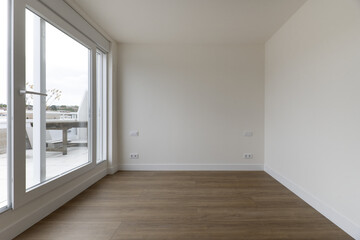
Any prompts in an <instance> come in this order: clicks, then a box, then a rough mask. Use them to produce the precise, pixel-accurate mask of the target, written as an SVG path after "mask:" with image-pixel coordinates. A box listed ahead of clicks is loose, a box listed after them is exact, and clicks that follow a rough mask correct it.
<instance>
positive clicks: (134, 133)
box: [130, 130, 139, 137]
mask: <svg viewBox="0 0 360 240" xmlns="http://www.w3.org/2000/svg"><path fill="white" fill-rule="evenodd" d="M130 136H132V137H138V136H139V131H138V130H132V131H130Z"/></svg>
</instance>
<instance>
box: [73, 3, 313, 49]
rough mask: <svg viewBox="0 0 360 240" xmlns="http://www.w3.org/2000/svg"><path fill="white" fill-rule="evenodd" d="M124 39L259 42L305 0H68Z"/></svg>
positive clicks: (263, 40) (113, 33)
mask: <svg viewBox="0 0 360 240" xmlns="http://www.w3.org/2000/svg"><path fill="white" fill-rule="evenodd" d="M74 1H75V2H76V3H77V4H78V5H79V6H80V7H81V8H82V9H83V10H84V11H85V12H86V13H88V14H89V16H90V17H91V18H92V19H93V20H95V21H96V22H97V23H98V25H99V26H101V27H102V28H103V29H104V30H105V31H107V33H109V34H110V35H111V36H112V37H114V38H115V40H117V41H119V42H124V43H200V44H211V43H213V44H236V43H264V42H266V41H267V40H268V39H269V38H270V37H271V35H272V34H273V33H275V32H276V30H278V29H279V28H280V27H281V26H282V25H283V24H284V23H285V22H286V21H287V20H288V19H289V17H290V16H291V15H292V14H294V13H295V12H296V10H298V9H299V8H300V7H301V6H302V5H303V4H304V2H306V0H74Z"/></svg>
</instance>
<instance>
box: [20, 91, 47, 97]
mask: <svg viewBox="0 0 360 240" xmlns="http://www.w3.org/2000/svg"><path fill="white" fill-rule="evenodd" d="M25 94H33V95H40V96H45V97H46V96H47V94H46V93H40V92H33V91H26V90H20V95H25Z"/></svg>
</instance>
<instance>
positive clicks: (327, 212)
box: [264, 165, 360, 240]
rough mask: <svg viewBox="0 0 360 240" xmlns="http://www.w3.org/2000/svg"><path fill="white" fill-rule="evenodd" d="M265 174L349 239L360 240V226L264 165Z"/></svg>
mask: <svg viewBox="0 0 360 240" xmlns="http://www.w3.org/2000/svg"><path fill="white" fill-rule="evenodd" d="M264 168H265V172H267V173H268V174H269V175H270V176H272V177H273V178H275V179H276V180H277V181H279V182H280V183H281V184H282V185H284V186H285V187H286V188H288V189H289V190H290V191H292V192H293V193H295V194H296V195H297V196H298V197H300V198H301V199H302V200H304V201H305V202H306V203H308V204H309V205H310V206H312V207H313V208H315V209H316V210H317V211H318V212H320V213H321V214H322V215H324V216H325V217H326V218H327V219H329V220H330V221H332V222H333V223H334V224H335V225H337V226H338V227H339V228H341V229H342V230H344V231H345V232H346V233H347V234H349V235H350V236H351V237H353V238H355V239H356V240H360V226H358V225H357V224H355V223H354V222H352V221H351V220H350V219H348V218H347V217H345V216H343V215H342V214H340V213H338V212H337V211H336V210H335V209H333V208H332V207H330V206H329V205H327V204H326V203H324V202H323V201H321V200H320V199H318V198H317V197H315V196H314V195H312V194H311V193H309V192H307V191H306V190H304V189H303V188H302V187H300V186H299V185H297V184H295V183H294V182H292V181H291V180H289V179H287V178H285V177H283V176H282V175H280V174H279V173H277V172H276V171H274V170H273V169H271V168H270V167H268V166H266V165H265V167H264Z"/></svg>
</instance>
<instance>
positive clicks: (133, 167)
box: [119, 164, 264, 171]
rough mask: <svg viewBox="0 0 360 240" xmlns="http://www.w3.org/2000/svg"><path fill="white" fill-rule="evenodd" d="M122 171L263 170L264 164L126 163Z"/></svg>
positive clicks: (120, 167) (120, 168)
mask: <svg viewBox="0 0 360 240" xmlns="http://www.w3.org/2000/svg"><path fill="white" fill-rule="evenodd" d="M119 170H120V171H263V170H264V165H262V164H233V165H227V164H224V165H221V164H189V165H185V164H184V165H183V164H179V165H176V164H169V165H164V164H149V165H145V164H129V165H128V164H126V165H120V166H119Z"/></svg>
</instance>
